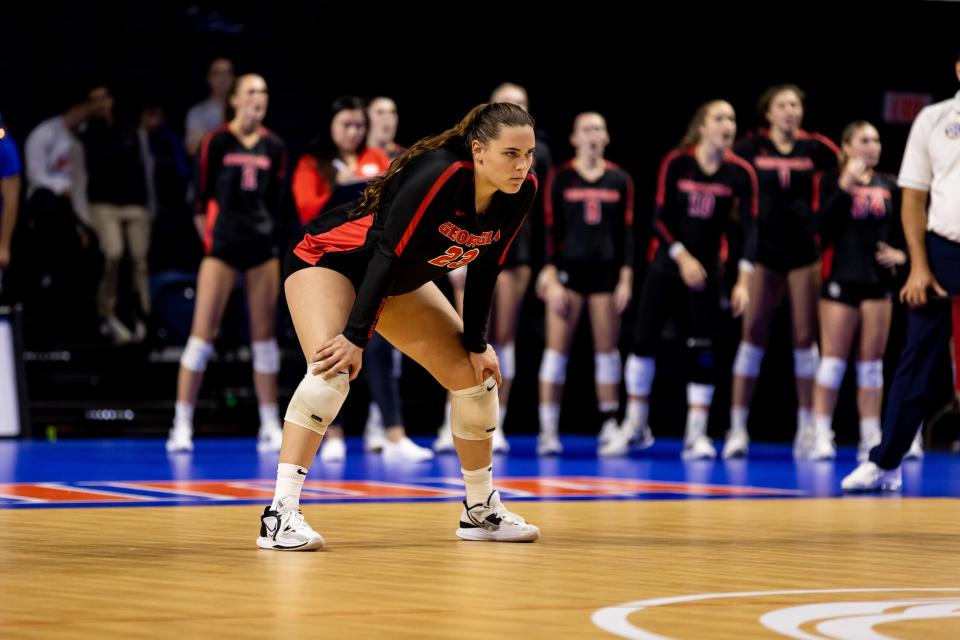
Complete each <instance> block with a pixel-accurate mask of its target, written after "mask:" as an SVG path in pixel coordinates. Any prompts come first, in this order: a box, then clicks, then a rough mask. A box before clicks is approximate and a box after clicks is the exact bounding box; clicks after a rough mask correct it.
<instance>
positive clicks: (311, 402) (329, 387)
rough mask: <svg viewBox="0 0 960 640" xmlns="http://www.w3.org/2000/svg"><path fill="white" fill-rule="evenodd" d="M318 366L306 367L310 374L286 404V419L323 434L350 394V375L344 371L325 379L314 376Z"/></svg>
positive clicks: (304, 377) (320, 376)
mask: <svg viewBox="0 0 960 640" xmlns="http://www.w3.org/2000/svg"><path fill="white" fill-rule="evenodd" d="M315 366H316V364H313V365H310V366H309V367H307V375H305V376H303V380H301V381H300V384H299V385H298V386H297V390H296V391H294V392H293V397H292V398H290V404H289V405H287V414H286V415H285V416H284V417H283V419H284V420H286V421H287V422H289V423H291V424H295V425H297V426H298V427H303V428H304V429H309V430H310V431H314V432H316V433H319V434H320V435H323V434H324V433H326V431H327V427H329V426H330V424H331V423H333V419H334V418H336V417H337V414H338V413H339V412H340V407H342V406H343V401H344V400H346V399H347V393H349V392H350V374H349V373H347V372H341V373H338V374H337V375H335V376H334V377H332V378H330V379H329V380H325V379H324V377H323V376H322V375H316V376H315V375H313V373H311V369H313V368H314V367H315Z"/></svg>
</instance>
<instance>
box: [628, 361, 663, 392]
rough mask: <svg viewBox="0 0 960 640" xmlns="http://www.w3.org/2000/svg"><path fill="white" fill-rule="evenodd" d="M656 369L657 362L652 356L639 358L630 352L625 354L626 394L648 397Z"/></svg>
mask: <svg viewBox="0 0 960 640" xmlns="http://www.w3.org/2000/svg"><path fill="white" fill-rule="evenodd" d="M656 371H657V362H656V360H654V359H653V358H641V357H640V356H637V355H634V354H632V353H631V354H630V355H629V356H627V367H626V371H625V377H626V379H627V394H628V395H631V396H639V397H644V398H646V397H649V395H650V388H651V387H653V376H654V374H655V373H656Z"/></svg>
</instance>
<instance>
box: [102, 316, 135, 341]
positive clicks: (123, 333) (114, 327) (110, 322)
mask: <svg viewBox="0 0 960 640" xmlns="http://www.w3.org/2000/svg"><path fill="white" fill-rule="evenodd" d="M100 333H101V334H102V335H103V336H104V337H107V338H110V339H111V340H112V341H113V344H129V343H131V342H133V333H132V332H131V331H130V329H128V328H127V325H125V324H123V323H122V322H120V319H119V318H117V316H109V317H107V318H104V319H103V320H102V321H101V322H100Z"/></svg>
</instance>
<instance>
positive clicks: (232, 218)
mask: <svg viewBox="0 0 960 640" xmlns="http://www.w3.org/2000/svg"><path fill="white" fill-rule="evenodd" d="M286 171H287V152H286V149H285V147H284V144H283V141H282V140H281V139H280V138H279V137H278V136H277V135H275V134H274V133H272V132H271V131H269V130H268V129H266V128H263V127H261V129H260V140H258V141H257V144H255V145H254V146H253V147H251V148H247V147H245V146H243V144H242V143H241V142H240V140H239V139H237V137H236V136H234V135H233V133H232V132H231V131H230V129H229V128H228V127H227V125H223V126H221V127H219V128H217V129H214V130H213V131H211V132H210V133H208V134H207V135H206V137H204V139H203V142H202V143H201V145H200V156H199V161H198V163H197V193H196V213H197V215H203V216H206V225H205V231H204V238H203V239H204V247H205V248H206V251H207V253H217V252H218V251H219V250H220V249H225V248H228V247H230V246H247V245H249V244H250V243H251V242H258V241H259V242H263V243H273V244H275V243H276V238H277V235H278V231H279V227H280V225H279V224H278V220H279V218H280V215H281V211H282V204H283V198H284V185H285V180H286Z"/></svg>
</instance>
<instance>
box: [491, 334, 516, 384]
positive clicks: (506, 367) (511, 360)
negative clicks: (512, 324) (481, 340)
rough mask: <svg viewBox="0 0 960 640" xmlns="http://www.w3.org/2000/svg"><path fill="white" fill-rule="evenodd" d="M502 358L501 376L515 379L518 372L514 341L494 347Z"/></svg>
mask: <svg viewBox="0 0 960 640" xmlns="http://www.w3.org/2000/svg"><path fill="white" fill-rule="evenodd" d="M493 350H494V351H496V352H497V356H498V357H499V358H500V376H501V377H502V378H506V379H508V380H513V378H514V376H515V375H516V374H517V350H516V347H515V346H514V343H512V342H511V343H509V344H502V345H498V346H497V347H494V348H493Z"/></svg>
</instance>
